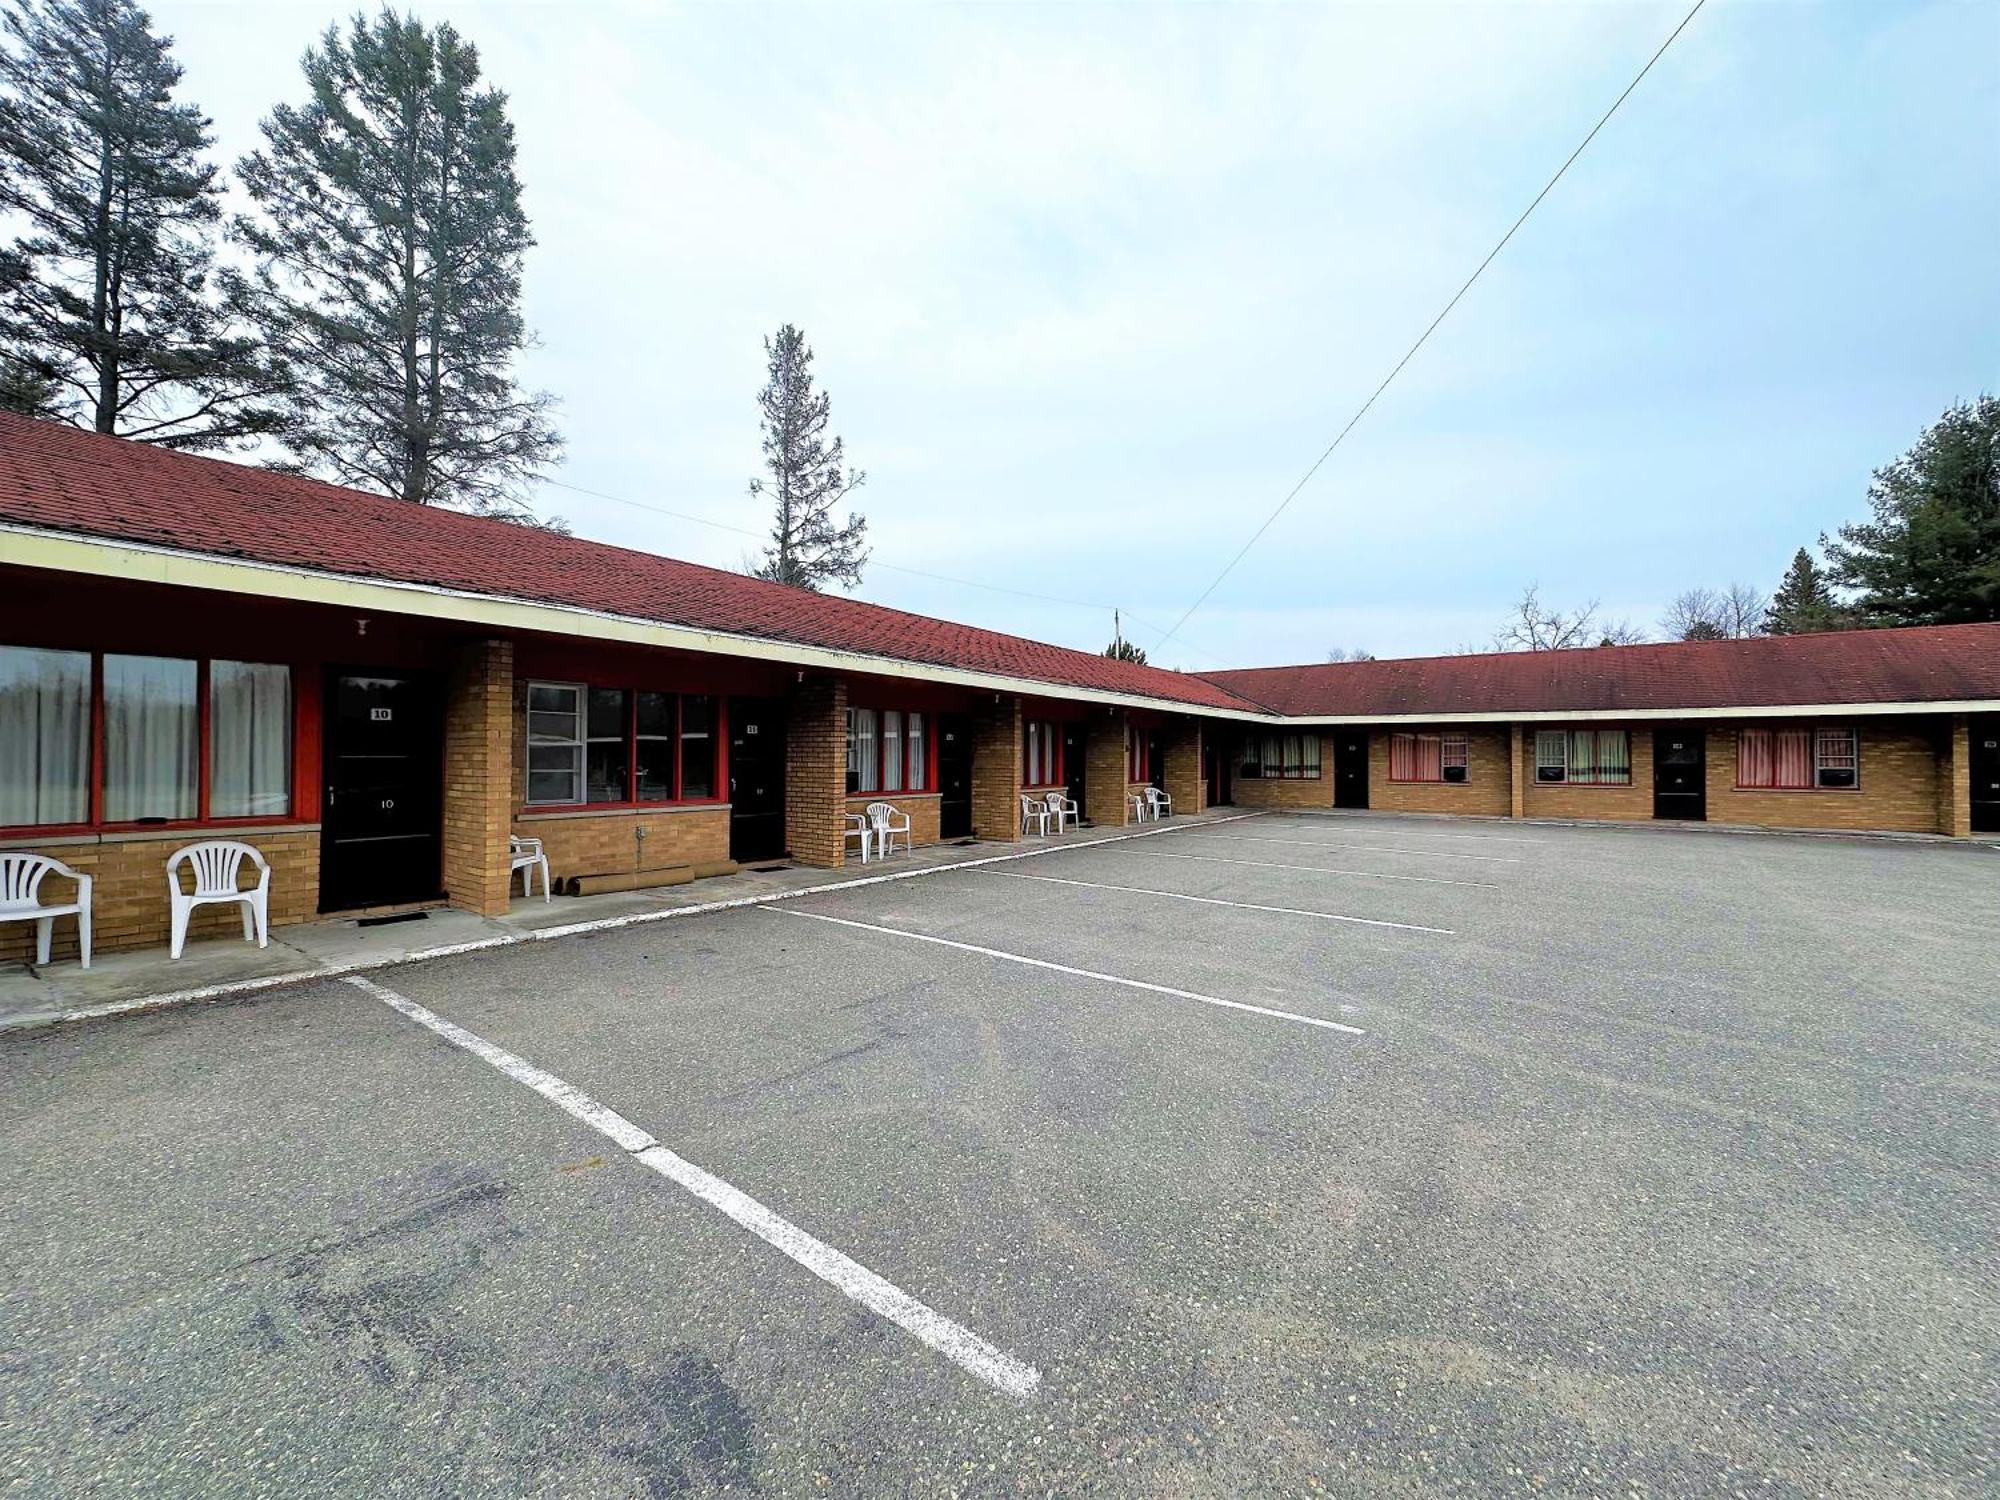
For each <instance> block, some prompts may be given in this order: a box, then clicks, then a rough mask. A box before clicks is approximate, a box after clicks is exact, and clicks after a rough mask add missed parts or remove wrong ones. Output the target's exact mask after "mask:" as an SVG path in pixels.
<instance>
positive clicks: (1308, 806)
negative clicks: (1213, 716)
mask: <svg viewBox="0 0 2000 1500" xmlns="http://www.w3.org/2000/svg"><path fill="white" fill-rule="evenodd" d="M1223 752H1224V753H1225V754H1227V755H1230V756H1234V757H1236V761H1235V765H1236V766H1237V774H1236V777H1235V780H1234V783H1233V785H1232V786H1231V788H1230V797H1231V799H1232V800H1233V801H1234V803H1235V805H1236V806H1238V807H1261V808H1269V809H1271V810H1272V811H1275V812H1285V811H1291V812H1299V811H1311V810H1313V809H1315V808H1328V807H1332V806H1333V736H1331V735H1325V734H1323V735H1321V736H1320V737H1319V775H1318V776H1306V777H1275V776H1273V777H1261V776H1245V775H1243V774H1242V772H1241V766H1242V759H1241V756H1242V737H1241V736H1240V735H1234V734H1232V735H1230V737H1229V738H1228V739H1227V740H1226V741H1225V742H1224V744H1223Z"/></svg>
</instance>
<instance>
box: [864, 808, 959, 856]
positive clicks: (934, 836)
mask: <svg viewBox="0 0 2000 1500" xmlns="http://www.w3.org/2000/svg"><path fill="white" fill-rule="evenodd" d="M871 802H886V803H888V804H889V805H890V806H891V807H893V808H895V809H896V811H897V812H899V813H901V814H903V816H904V817H906V818H908V819H909V820H910V847H911V848H913V849H914V848H916V847H918V846H919V845H923V844H935V843H938V842H939V834H938V794H937V793H936V792H867V793H864V794H863V795H861V796H859V797H849V798H848V799H847V810H848V811H849V812H852V813H863V812H866V811H868V804H869V803H871ZM896 842H897V845H898V846H899V847H900V846H901V844H902V836H901V835H900V834H899V835H898V836H897V839H896ZM848 847H849V849H850V850H854V851H855V857H857V858H858V857H859V852H858V848H857V846H854V845H849V846H848Z"/></svg>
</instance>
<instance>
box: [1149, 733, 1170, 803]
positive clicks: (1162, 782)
mask: <svg viewBox="0 0 2000 1500" xmlns="http://www.w3.org/2000/svg"><path fill="white" fill-rule="evenodd" d="M1146 767H1147V769H1148V770H1149V771H1151V772H1152V783H1153V785H1154V786H1156V787H1158V788H1159V789H1160V790H1161V791H1163V792H1164V791H1165V790H1166V789H1167V757H1166V756H1165V755H1164V754H1162V753H1161V747H1160V734H1159V731H1158V730H1156V729H1149V730H1147V731H1146Z"/></svg>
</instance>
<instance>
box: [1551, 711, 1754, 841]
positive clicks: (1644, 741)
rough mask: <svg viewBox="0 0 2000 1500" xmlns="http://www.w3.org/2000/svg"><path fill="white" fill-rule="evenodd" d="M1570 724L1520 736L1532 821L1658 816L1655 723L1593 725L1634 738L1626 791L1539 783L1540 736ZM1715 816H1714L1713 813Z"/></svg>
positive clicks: (1622, 819) (1640, 819) (1632, 819)
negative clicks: (1537, 751) (1537, 741)
mask: <svg viewBox="0 0 2000 1500" xmlns="http://www.w3.org/2000/svg"><path fill="white" fill-rule="evenodd" d="M1568 727H1569V726H1568V725H1560V724H1546V725H1544V724H1529V725H1526V726H1525V727H1524V728H1523V730H1522V734H1521V748H1520V755H1521V759H1520V778H1521V806H1522V809H1523V812H1524V813H1525V815H1526V816H1528V817H1530V818H1584V819H1590V818H1607V819H1613V820H1616V821H1619V822H1644V821H1646V820H1648V819H1650V818H1651V817H1652V816H1653V726H1652V725H1651V724H1592V725H1588V726H1579V727H1588V728H1592V729H1623V730H1625V731H1626V732H1627V733H1628V734H1630V736H1631V742H1632V780H1631V782H1630V783H1629V784H1628V785H1625V786H1571V785H1569V784H1568V783H1566V782H1556V783H1544V782H1539V781H1537V780H1535V731H1536V730H1538V729H1566V728H1568ZM1709 816H1710V817H1714V816H1715V814H1714V813H1713V812H1711V813H1710V814H1709Z"/></svg>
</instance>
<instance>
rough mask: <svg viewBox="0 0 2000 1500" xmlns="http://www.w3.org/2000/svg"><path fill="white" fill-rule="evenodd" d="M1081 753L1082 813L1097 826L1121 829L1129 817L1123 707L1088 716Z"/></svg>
mask: <svg viewBox="0 0 2000 1500" xmlns="http://www.w3.org/2000/svg"><path fill="white" fill-rule="evenodd" d="M1083 755H1084V767H1083V815H1084V816H1085V817H1086V818H1088V819H1090V821H1091V822H1092V823H1094V824H1096V825H1097V826H1098V827H1099V828H1123V827H1124V826H1125V824H1126V821H1127V820H1128V819H1129V818H1130V816H1131V809H1130V807H1129V806H1128V805H1127V804H1126V801H1125V764H1126V762H1125V710H1124V709H1122V708H1121V709H1117V710H1114V711H1113V712H1111V713H1100V714H1093V715H1092V716H1091V718H1090V719H1089V720H1088V721H1087V722H1086V724H1085V726H1084V738H1083Z"/></svg>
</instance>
